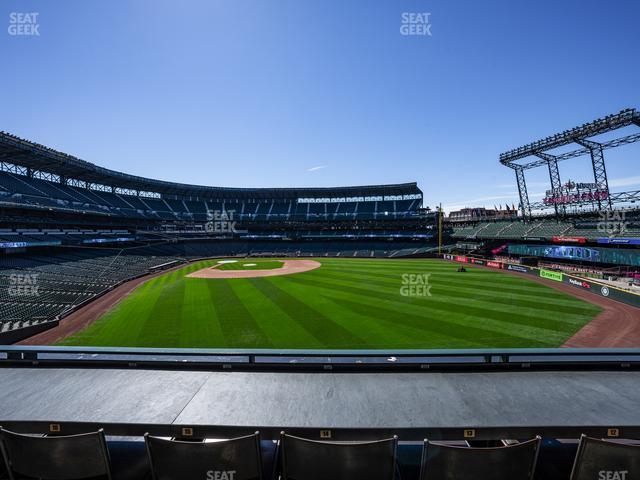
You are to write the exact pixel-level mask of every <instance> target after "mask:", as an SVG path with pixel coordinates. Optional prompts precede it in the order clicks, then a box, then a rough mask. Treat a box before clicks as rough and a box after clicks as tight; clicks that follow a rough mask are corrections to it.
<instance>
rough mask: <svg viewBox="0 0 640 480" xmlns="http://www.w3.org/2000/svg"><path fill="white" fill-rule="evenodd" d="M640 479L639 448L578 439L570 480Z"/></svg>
mask: <svg viewBox="0 0 640 480" xmlns="http://www.w3.org/2000/svg"><path fill="white" fill-rule="evenodd" d="M634 478H640V446H639V445H625V444H622V443H615V442H610V441H607V440H599V439H597V438H590V437H587V436H586V435H582V436H581V437H580V445H579V446H578V453H577V454H576V459H575V461H574V463H573V470H572V471H571V480H586V479H589V480H591V479H606V480H612V479H616V480H632V479H634Z"/></svg>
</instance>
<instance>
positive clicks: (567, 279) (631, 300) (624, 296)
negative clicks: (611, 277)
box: [443, 254, 640, 307]
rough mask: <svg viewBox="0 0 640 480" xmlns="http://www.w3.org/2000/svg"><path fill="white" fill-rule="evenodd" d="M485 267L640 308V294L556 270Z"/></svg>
mask: <svg viewBox="0 0 640 480" xmlns="http://www.w3.org/2000/svg"><path fill="white" fill-rule="evenodd" d="M443 258H444V259H445V260H451V261H455V262H461V263H473V260H476V262H475V263H476V265H480V263H478V262H477V259H472V258H468V257H463V256H459V255H448V254H445V255H443ZM494 264H499V265H500V266H499V267H495V266H494ZM483 266H488V267H493V268H502V269H504V270H511V271H512V272H519V273H528V274H529V275H535V276H539V277H541V278H546V279H549V280H553V281H556V282H563V283H566V284H568V285H571V286H573V287H576V288H581V289H583V290H589V291H590V292H592V293H594V294H596V295H600V296H603V297H607V298H611V299H613V300H617V301H619V302H623V303H627V304H629V305H633V306H636V307H640V295H638V294H635V293H633V292H627V291H625V290H620V289H619V288H615V287H611V286H608V285H605V284H603V283H598V282H594V281H591V280H590V281H587V280H585V279H583V278H580V277H574V276H572V275H567V274H564V273H561V272H556V271H554V270H546V269H544V268H535V267H527V266H525V265H517V264H513V263H505V262H499V261H495V260H490V261H486V265H483Z"/></svg>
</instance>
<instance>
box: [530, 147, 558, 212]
mask: <svg viewBox="0 0 640 480" xmlns="http://www.w3.org/2000/svg"><path fill="white" fill-rule="evenodd" d="M535 156H536V157H539V158H541V159H542V160H544V161H546V162H547V167H548V168H549V180H550V181H551V190H552V191H553V195H554V196H555V195H557V194H558V193H559V192H560V190H561V189H562V182H561V181H560V171H559V170H558V158H557V157H556V156H555V155H550V154H548V153H544V152H538V153H536V154H535ZM553 208H554V209H555V211H556V216H559V215H560V214H562V215H564V214H565V213H566V207H565V206H564V205H558V204H557V203H554V205H553Z"/></svg>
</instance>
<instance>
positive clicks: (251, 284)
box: [233, 278, 324, 348]
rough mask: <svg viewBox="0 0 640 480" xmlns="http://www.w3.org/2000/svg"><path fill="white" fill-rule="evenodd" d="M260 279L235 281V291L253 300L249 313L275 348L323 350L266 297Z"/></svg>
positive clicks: (248, 304)
mask: <svg viewBox="0 0 640 480" xmlns="http://www.w3.org/2000/svg"><path fill="white" fill-rule="evenodd" d="M262 282H263V280H262V279H260V278H251V279H246V280H243V281H234V283H233V285H234V289H235V291H236V294H237V296H238V297H239V298H251V299H252V300H253V301H251V302H245V306H246V308H247V311H248V312H249V313H250V314H251V315H252V316H253V318H254V319H255V320H256V323H257V324H258V325H259V327H260V328H261V329H262V331H263V332H264V333H265V335H267V337H268V338H269V340H270V341H271V343H272V344H273V345H274V347H278V348H297V347H299V346H300V345H309V347H308V348H323V347H324V344H323V343H322V342H321V341H320V340H318V339H317V338H315V337H314V336H313V335H311V334H310V333H309V332H308V331H307V330H305V329H304V328H303V327H302V326H301V325H300V324H299V323H298V322H297V321H296V320H295V319H293V318H291V317H290V316H289V315H288V314H287V312H285V311H284V310H282V309H281V308H280V306H279V305H278V303H277V302H274V301H273V299H272V298H270V297H268V296H267V295H265V294H264V293H263V292H262V290H261V289H260V288H258V287H257V286H256V284H260V283H262Z"/></svg>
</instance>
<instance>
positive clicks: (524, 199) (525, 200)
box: [513, 165, 531, 219]
mask: <svg viewBox="0 0 640 480" xmlns="http://www.w3.org/2000/svg"><path fill="white" fill-rule="evenodd" d="M513 169H514V170H515V172H516V182H517V183H518V194H519V195H520V209H521V210H522V216H523V218H525V219H527V218H531V205H530V204H529V194H528V193H527V181H526V180H525V178H524V169H523V168H522V167H521V166H520V165H516V166H514V167H513Z"/></svg>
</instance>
